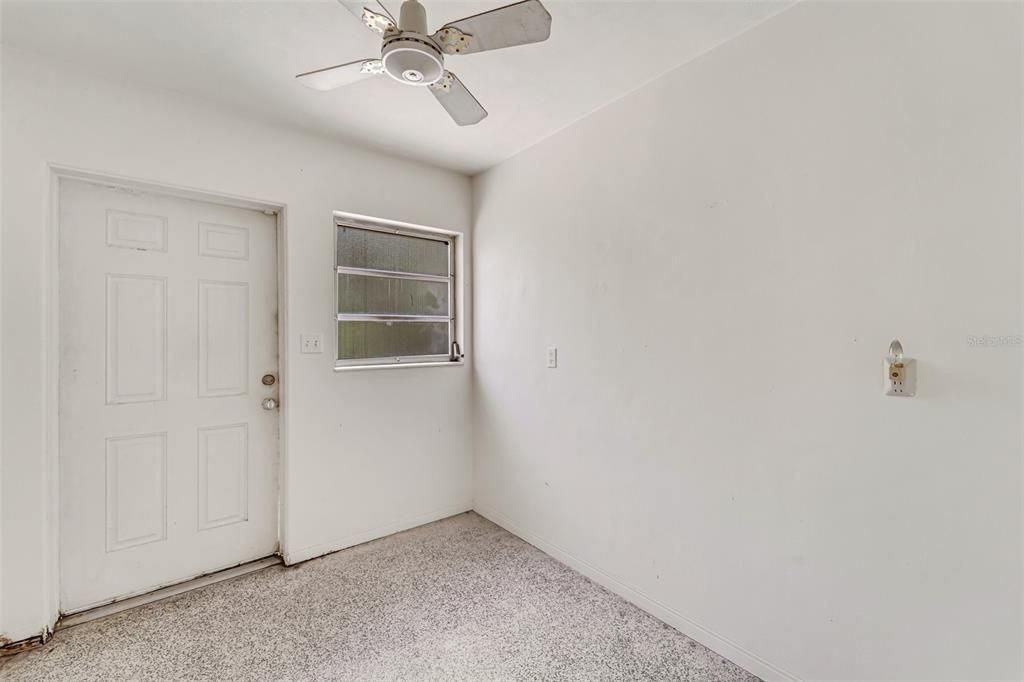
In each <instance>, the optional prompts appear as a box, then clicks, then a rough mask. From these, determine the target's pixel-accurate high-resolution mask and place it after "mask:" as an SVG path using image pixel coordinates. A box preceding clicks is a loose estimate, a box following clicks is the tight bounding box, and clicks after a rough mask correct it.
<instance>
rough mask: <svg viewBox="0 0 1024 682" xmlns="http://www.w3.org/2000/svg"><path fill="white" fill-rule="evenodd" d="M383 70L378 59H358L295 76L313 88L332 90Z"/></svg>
mask: <svg viewBox="0 0 1024 682" xmlns="http://www.w3.org/2000/svg"><path fill="white" fill-rule="evenodd" d="M383 72H384V66H383V65H382V64H381V63H380V60H379V59H360V60H358V61H354V62H349V63H347V64H338V65H337V66H328V67H327V68H324V69H317V70H316V71H307V72H306V73H300V74H299V75H298V76H296V77H295V78H296V79H298V81H299V82H300V83H302V84H303V85H305V86H306V87H309V88H313V89H314V90H333V89H335V88H340V87H341V86H343V85H348V84H349V83H355V82H356V81H359V80H362V79H364V78H366V77H367V76H375V75H377V74H379V73H383Z"/></svg>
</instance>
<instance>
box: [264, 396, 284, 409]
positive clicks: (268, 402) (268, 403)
mask: <svg viewBox="0 0 1024 682" xmlns="http://www.w3.org/2000/svg"><path fill="white" fill-rule="evenodd" d="M278 407H281V403H279V402H277V401H276V400H274V399H273V398H264V399H263V409H264V410H273V409H276V408H278Z"/></svg>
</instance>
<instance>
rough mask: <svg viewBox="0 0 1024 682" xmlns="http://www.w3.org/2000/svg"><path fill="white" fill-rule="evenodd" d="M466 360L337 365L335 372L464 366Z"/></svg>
mask: <svg viewBox="0 0 1024 682" xmlns="http://www.w3.org/2000/svg"><path fill="white" fill-rule="evenodd" d="M465 364H466V362H465V361H464V360H456V361H455V362H452V361H451V360H446V361H443V362H395V363H389V364H386V365H335V366H334V371H335V372H357V371H359V372H361V371H365V370H368V369H405V368H408V367H464V366H465Z"/></svg>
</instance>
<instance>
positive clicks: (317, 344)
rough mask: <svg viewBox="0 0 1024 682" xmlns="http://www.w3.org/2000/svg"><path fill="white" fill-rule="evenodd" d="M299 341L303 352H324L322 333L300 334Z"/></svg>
mask: <svg viewBox="0 0 1024 682" xmlns="http://www.w3.org/2000/svg"><path fill="white" fill-rule="evenodd" d="M301 342H302V343H301V345H302V352H303V353H323V352H324V337H323V334H303V335H302V336H301Z"/></svg>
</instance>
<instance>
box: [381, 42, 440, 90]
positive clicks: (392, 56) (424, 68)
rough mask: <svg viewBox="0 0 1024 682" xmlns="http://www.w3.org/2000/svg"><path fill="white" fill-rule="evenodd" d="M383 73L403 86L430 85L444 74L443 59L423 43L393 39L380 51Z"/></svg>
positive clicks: (433, 49) (436, 51)
mask: <svg viewBox="0 0 1024 682" xmlns="http://www.w3.org/2000/svg"><path fill="white" fill-rule="evenodd" d="M381 63H382V64H383V66H384V73H386V74H387V75H389V76H391V77H392V78H393V79H395V80H396V81H398V82H399V83H402V84H404V85H418V86H422V85H430V84H431V83H436V82H437V80H438V79H439V78H441V75H442V74H443V73H444V58H443V57H442V56H441V53H440V52H439V51H438V50H437V49H436V48H435V47H433V46H432V45H429V44H427V43H426V42H425V41H419V40H416V39H414V38H404V37H403V38H394V39H392V40H390V41H387V43H386V44H385V45H384V49H383V50H382V51H381Z"/></svg>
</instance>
